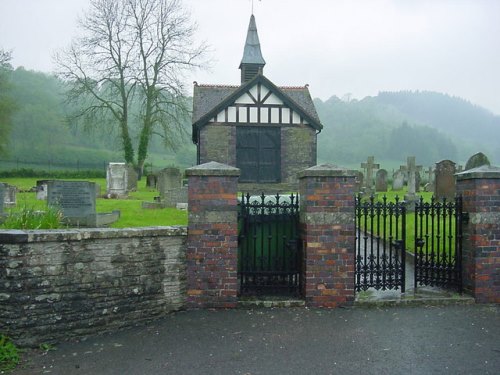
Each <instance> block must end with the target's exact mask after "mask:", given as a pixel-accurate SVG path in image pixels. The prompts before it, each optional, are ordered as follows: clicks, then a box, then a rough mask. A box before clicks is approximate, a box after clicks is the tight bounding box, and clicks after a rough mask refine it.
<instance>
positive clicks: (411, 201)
mask: <svg viewBox="0 0 500 375" xmlns="http://www.w3.org/2000/svg"><path fill="white" fill-rule="evenodd" d="M401 168H402V169H403V170H406V172H407V173H408V193H407V194H405V201H406V202H407V206H406V207H407V210H408V211H414V210H415V202H416V201H417V200H418V196H417V194H415V193H416V191H417V189H418V187H417V183H419V179H418V180H417V173H418V172H420V171H421V170H422V166H421V165H416V162H415V156H408V158H407V159H406V166H401Z"/></svg>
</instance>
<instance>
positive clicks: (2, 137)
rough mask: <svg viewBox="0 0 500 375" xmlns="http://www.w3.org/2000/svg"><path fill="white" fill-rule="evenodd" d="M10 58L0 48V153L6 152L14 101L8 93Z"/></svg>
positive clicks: (9, 55) (9, 54) (6, 52)
mask: <svg viewBox="0 0 500 375" xmlns="http://www.w3.org/2000/svg"><path fill="white" fill-rule="evenodd" d="M11 59H12V55H11V53H10V52H8V51H4V50H3V49H0V155H2V154H6V153H7V145H8V140H9V133H10V129H11V117H12V114H13V112H14V110H15V105H14V102H13V100H12V98H11V97H10V95H9V91H10V75H11V72H12V66H11V65H10V60H11Z"/></svg>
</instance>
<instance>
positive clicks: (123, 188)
mask: <svg viewBox="0 0 500 375" xmlns="http://www.w3.org/2000/svg"><path fill="white" fill-rule="evenodd" d="M127 176H128V169H127V165H126V164H125V163H109V164H108V169H107V171H106V194H107V195H108V197H126V196H127V187H128V182H127Z"/></svg>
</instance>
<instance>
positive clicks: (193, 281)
mask: <svg viewBox="0 0 500 375" xmlns="http://www.w3.org/2000/svg"><path fill="white" fill-rule="evenodd" d="M186 176H188V181H189V182H188V186H189V190H188V205H189V219H188V220H189V224H188V243H187V253H186V257H187V306H188V307H190V308H207V307H208V308H211V307H214V308H229V307H236V303H237V287H238V285H237V280H238V278H237V271H238V270H237V267H238V219H237V197H236V194H237V187H238V176H239V169H237V168H234V167H230V166H228V165H223V164H220V163H216V162H210V163H206V164H202V165H198V166H196V167H193V168H189V169H187V170H186Z"/></svg>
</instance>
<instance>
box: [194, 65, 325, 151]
mask: <svg viewBox="0 0 500 375" xmlns="http://www.w3.org/2000/svg"><path fill="white" fill-rule="evenodd" d="M257 82H261V83H262V84H264V85H265V86H267V87H268V88H269V89H270V90H271V91H273V92H274V93H275V94H276V95H278V96H279V97H281V99H282V100H283V101H284V103H285V104H287V105H288V106H289V107H291V108H292V109H294V110H296V111H298V112H300V113H301V115H302V116H303V117H305V118H306V119H307V120H308V122H309V124H310V126H311V127H313V128H315V129H317V130H319V131H321V129H322V128H323V125H322V124H321V121H320V119H319V116H318V113H317V112H316V108H315V106H314V102H313V101H312V98H311V95H310V93H309V88H308V87H307V86H300V87H278V86H275V85H274V84H273V83H272V82H271V81H269V79H267V78H266V77H265V76H264V75H262V74H258V75H257V76H256V77H255V78H254V79H252V80H251V81H249V82H247V83H246V84H244V85H242V86H229V85H198V84H196V83H195V86H194V93H193V134H192V137H193V142H195V143H196V142H197V129H199V128H201V127H203V126H205V125H206V124H207V123H208V121H209V120H210V118H212V117H213V116H215V115H216V114H217V113H219V111H221V110H222V109H223V108H225V107H227V106H230V105H231V104H233V102H234V101H235V100H236V99H237V98H238V97H239V96H240V95H243V93H244V92H245V91H246V90H248V89H249V88H250V87H252V86H253V85H255V84H257Z"/></svg>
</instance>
